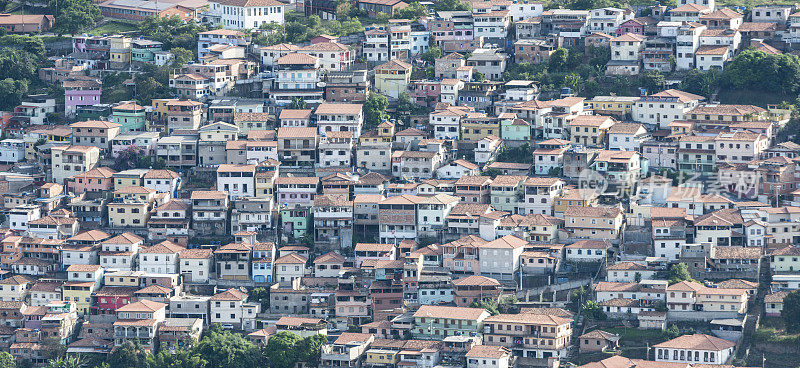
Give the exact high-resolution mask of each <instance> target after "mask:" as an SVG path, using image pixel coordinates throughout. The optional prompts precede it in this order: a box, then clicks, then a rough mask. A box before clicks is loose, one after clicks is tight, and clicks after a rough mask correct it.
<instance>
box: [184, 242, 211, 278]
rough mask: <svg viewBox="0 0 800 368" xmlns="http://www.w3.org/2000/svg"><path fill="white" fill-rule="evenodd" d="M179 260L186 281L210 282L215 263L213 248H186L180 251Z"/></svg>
mask: <svg viewBox="0 0 800 368" xmlns="http://www.w3.org/2000/svg"><path fill="white" fill-rule="evenodd" d="M178 261H179V266H178V268H179V269H180V272H181V275H183V281H184V282H186V283H197V284H205V283H207V282H208V280H209V276H210V274H211V265H212V264H213V263H214V259H213V252H212V250H211V249H184V250H182V251H180V253H178Z"/></svg>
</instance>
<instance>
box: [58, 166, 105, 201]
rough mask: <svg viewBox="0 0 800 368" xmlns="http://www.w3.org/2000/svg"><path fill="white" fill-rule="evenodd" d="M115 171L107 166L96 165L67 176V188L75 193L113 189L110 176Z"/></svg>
mask: <svg viewBox="0 0 800 368" xmlns="http://www.w3.org/2000/svg"><path fill="white" fill-rule="evenodd" d="M115 173H116V171H114V170H112V169H110V168H108V167H96V168H94V169H91V170H89V171H87V172H85V173H83V174H78V175H75V176H71V177H69V178H67V180H66V183H67V190H68V191H69V192H71V193H73V194H75V195H78V194H83V193H85V192H106V191H111V190H114V181H113V180H112V178H111V176H112V175H114V174H115Z"/></svg>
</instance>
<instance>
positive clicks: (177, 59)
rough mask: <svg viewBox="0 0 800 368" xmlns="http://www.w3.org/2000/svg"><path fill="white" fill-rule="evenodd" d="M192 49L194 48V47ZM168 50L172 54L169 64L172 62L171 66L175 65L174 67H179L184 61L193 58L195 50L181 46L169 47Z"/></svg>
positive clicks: (184, 63) (186, 61)
mask: <svg viewBox="0 0 800 368" xmlns="http://www.w3.org/2000/svg"><path fill="white" fill-rule="evenodd" d="M194 50H196V49H194ZM169 52H171V53H172V55H173V58H172V63H171V64H172V66H173V67H176V68H179V67H181V66H183V65H186V63H188V62H190V61H192V60H194V53H195V52H194V51H191V50H187V49H185V48H183V47H173V48H171V49H170V50H169Z"/></svg>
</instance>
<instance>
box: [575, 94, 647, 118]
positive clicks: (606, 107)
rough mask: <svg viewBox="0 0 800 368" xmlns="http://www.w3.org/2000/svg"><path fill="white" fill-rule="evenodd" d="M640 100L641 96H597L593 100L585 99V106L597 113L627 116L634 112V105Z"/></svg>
mask: <svg viewBox="0 0 800 368" xmlns="http://www.w3.org/2000/svg"><path fill="white" fill-rule="evenodd" d="M638 100H639V97H628V96H595V97H594V98H593V99H591V100H587V101H583V108H584V109H586V110H594V113H595V114H606V115H614V116H619V117H625V116H626V115H629V114H631V113H632V112H633V105H634V104H635V103H636V101H638Z"/></svg>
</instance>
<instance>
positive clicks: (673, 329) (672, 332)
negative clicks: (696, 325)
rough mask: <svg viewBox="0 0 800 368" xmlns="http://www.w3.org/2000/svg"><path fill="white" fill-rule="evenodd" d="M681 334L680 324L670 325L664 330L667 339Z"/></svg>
mask: <svg viewBox="0 0 800 368" xmlns="http://www.w3.org/2000/svg"><path fill="white" fill-rule="evenodd" d="M680 335H681V330H679V329H678V326H677V325H675V324H671V325H669V327H667V329H666V330H664V337H666V338H667V339H674V338H676V337H678V336H680Z"/></svg>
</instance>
